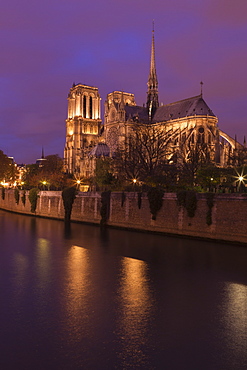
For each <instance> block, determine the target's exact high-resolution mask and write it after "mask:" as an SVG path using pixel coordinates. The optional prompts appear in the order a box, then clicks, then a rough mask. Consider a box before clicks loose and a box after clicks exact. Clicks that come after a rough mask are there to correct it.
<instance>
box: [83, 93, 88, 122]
mask: <svg viewBox="0 0 247 370" xmlns="http://www.w3.org/2000/svg"><path fill="white" fill-rule="evenodd" d="M83 117H84V118H86V117H87V97H86V95H84V96H83Z"/></svg>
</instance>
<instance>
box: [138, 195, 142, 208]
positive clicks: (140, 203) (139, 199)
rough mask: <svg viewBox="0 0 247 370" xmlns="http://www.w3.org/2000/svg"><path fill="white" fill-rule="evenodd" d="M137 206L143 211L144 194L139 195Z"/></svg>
mask: <svg viewBox="0 0 247 370" xmlns="http://www.w3.org/2000/svg"><path fill="white" fill-rule="evenodd" d="M137 205H138V208H139V209H141V206H142V192H139V193H138V200H137Z"/></svg>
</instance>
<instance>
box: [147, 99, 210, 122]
mask: <svg viewBox="0 0 247 370" xmlns="http://www.w3.org/2000/svg"><path fill="white" fill-rule="evenodd" d="M194 115H197V116H205V115H210V116H214V117H215V115H214V113H213V112H212V110H211V109H210V108H209V107H208V105H207V104H206V103H205V101H204V100H203V98H202V96H201V95H198V96H194V97H192V98H188V99H184V100H180V101H178V102H175V103H171V104H167V105H163V106H160V107H158V108H157V110H156V112H155V114H154V117H153V122H164V121H169V120H171V119H178V118H182V117H186V116H194Z"/></svg>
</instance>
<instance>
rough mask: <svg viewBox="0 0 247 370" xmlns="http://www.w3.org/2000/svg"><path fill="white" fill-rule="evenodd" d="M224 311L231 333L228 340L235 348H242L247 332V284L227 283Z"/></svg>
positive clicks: (226, 323) (225, 320)
mask: <svg viewBox="0 0 247 370" xmlns="http://www.w3.org/2000/svg"><path fill="white" fill-rule="evenodd" d="M224 311H225V315H224V322H225V325H226V326H227V327H228V329H229V331H228V332H229V335H230V338H228V341H230V343H231V346H232V347H234V348H235V350H240V349H241V348H242V345H243V343H244V341H245V340H244V338H246V333H247V286H245V285H242V284H236V283H230V284H227V286H226V303H225V310H224Z"/></svg>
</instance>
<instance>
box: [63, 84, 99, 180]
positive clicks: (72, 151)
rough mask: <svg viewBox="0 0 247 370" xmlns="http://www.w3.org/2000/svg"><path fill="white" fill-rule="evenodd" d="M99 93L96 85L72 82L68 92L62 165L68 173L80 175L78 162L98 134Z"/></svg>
mask: <svg viewBox="0 0 247 370" xmlns="http://www.w3.org/2000/svg"><path fill="white" fill-rule="evenodd" d="M100 130H101V119H100V95H99V92H98V88H97V87H92V86H87V85H82V84H77V85H75V84H73V86H72V88H71V89H70V91H69V94H68V118H67V120H66V143H65V148H64V165H65V171H66V172H68V173H73V174H78V175H80V172H81V171H80V164H81V160H82V159H83V157H84V155H85V152H87V149H88V150H90V149H91V148H92V146H93V145H95V144H96V142H97V139H98V137H99V135H100Z"/></svg>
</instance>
